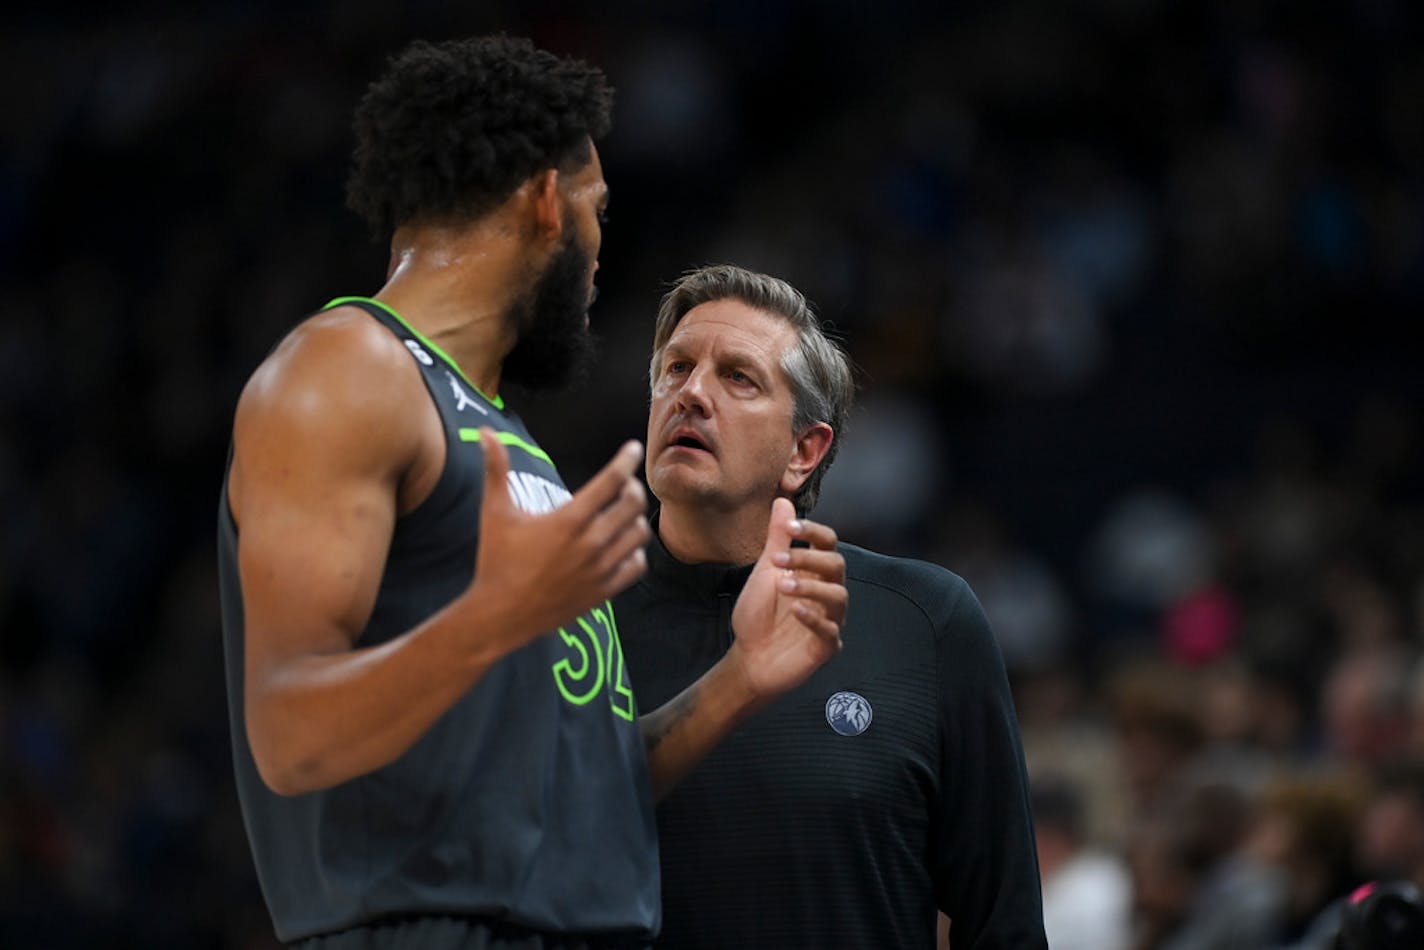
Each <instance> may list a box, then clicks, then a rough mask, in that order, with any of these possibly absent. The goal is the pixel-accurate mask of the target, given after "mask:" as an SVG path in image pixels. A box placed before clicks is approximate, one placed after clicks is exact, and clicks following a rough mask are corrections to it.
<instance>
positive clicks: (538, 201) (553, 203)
mask: <svg viewBox="0 0 1424 950" xmlns="http://www.w3.org/2000/svg"><path fill="white" fill-rule="evenodd" d="M527 186H528V188H529V202H530V207H531V210H532V211H533V213H534V227H535V229H536V231H537V232H538V234H539V236H540V237H548V238H553V239H556V240H557V239H558V238H560V237H562V236H563V232H564V214H563V195H562V194H560V191H559V170H558V169H557V168H546V169H544V170H543V171H542V172H539V173H538V174H537V175H535V176H534V177H532V178H530V179H529V181H528V182H527Z"/></svg>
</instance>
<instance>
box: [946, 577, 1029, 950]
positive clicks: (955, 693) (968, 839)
mask: <svg viewBox="0 0 1424 950" xmlns="http://www.w3.org/2000/svg"><path fill="white" fill-rule="evenodd" d="M951 580H952V583H950V584H949V585H948V586H947V589H946V590H944V591H943V592H942V596H941V597H940V598H938V600H939V602H940V607H941V609H940V610H939V611H938V612H937V616H936V619H937V621H939V622H938V623H937V631H936V635H937V643H936V651H935V652H936V662H937V665H938V673H939V683H940V728H941V741H942V743H943V758H942V764H941V774H940V782H941V806H940V807H941V811H940V814H939V815H938V816H936V826H937V827H936V829H935V833H934V835H933V838H932V841H933V846H934V848H935V853H934V854H932V855H931V856H930V861H931V867H932V868H933V869H934V878H935V899H936V902H937V903H938V905H939V908H940V910H942V911H943V912H944V913H945V914H946V915H948V916H949V918H950V920H951V928H950V945H951V946H952V947H953V950H999V948H1005V950H1007V948H1013V950H1025V948H1027V950H1036V948H1046V947H1047V946H1048V942H1047V939H1046V938H1045V936H1044V930H1043V898H1042V893H1041V890H1040V886H1039V875H1038V855H1037V852H1036V849H1035V846H1034V836H1033V821H1032V815H1031V808H1030V805H1029V795H1028V777H1027V772H1026V771H1025V768H1024V757H1023V745H1022V742H1021V740H1020V738H1019V728H1018V718H1017V716H1016V714H1015V712H1014V704H1013V698H1012V696H1011V694H1010V692H1009V682H1008V676H1007V674H1006V673H1005V670H1004V661H1003V658H1002V656H1001V655H1000V652H999V646H998V643H997V642H996V641H995V639H994V635H993V632H992V631H991V629H990V627H989V621H988V618H987V617H986V616H985V615H984V609H983V607H981V606H980V604H979V600H978V598H976V597H975V596H974V593H973V592H972V591H971V590H970V589H969V587H968V585H967V584H965V583H964V581H963V580H961V579H960V578H958V577H955V576H953V575H951Z"/></svg>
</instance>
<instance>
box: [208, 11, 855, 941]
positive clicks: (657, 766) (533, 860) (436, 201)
mask: <svg viewBox="0 0 1424 950" xmlns="http://www.w3.org/2000/svg"><path fill="white" fill-rule="evenodd" d="M609 103H610V92H609V90H608V88H607V86H606V85H605V82H604V79H603V76H602V74H601V73H599V72H598V71H597V70H595V69H592V68H590V67H588V66H586V65H584V64H582V63H579V62H576V61H571V60H566V59H560V58H557V57H555V56H553V55H551V54H549V53H547V52H543V51H540V50H537V49H535V48H534V47H533V46H532V45H530V44H529V43H528V42H527V41H521V40H513V39H509V38H505V37H495V38H486V39H478V40H470V41H463V42H452V43H445V44H441V45H428V44H424V43H418V44H415V45H413V46H411V47H410V48H408V49H407V50H406V51H405V52H404V53H402V54H401V55H400V56H399V57H397V58H396V59H395V60H393V61H392V63H391V64H390V66H389V69H388V71H387V72H386V74H385V75H384V77H383V78H381V79H380V80H379V81H378V82H376V83H375V84H373V85H372V86H371V88H370V90H369V91H368V93H367V95H366V97H365V98H364V100H363V101H362V104H361V106H360V108H359V109H358V112H357V132H358V138H359V144H358V147H357V150H356V156H355V163H354V169H353V172H352V176H351V179H350V185H349V198H350V202H351V204H352V205H353V207H354V208H355V209H356V210H357V211H359V212H362V213H363V214H364V215H365V216H366V217H367V218H368V219H369V220H370V222H371V223H372V225H373V227H374V228H376V229H377V230H379V231H386V232H389V231H392V230H393V232H394V233H393V237H392V242H391V251H392V253H391V268H390V272H389V274H388V279H387V282H386V284H385V286H383V287H382V288H381V289H380V291H379V292H378V293H377V294H376V295H375V296H374V297H372V298H362V297H348V298H339V299H337V300H334V301H332V303H331V304H329V305H328V306H327V307H326V308H324V309H323V310H322V311H321V312H320V313H317V314H315V315H314V316H312V317H310V318H309V319H307V320H306V321H304V322H303V323H301V324H300V325H299V326H298V327H297V328H296V329H295V330H294V331H293V332H292V333H291V334H290V335H289V336H288V337H287V338H286V339H285V340H283V341H282V342H281V344H280V345H279V346H278V347H277V348H276V350H275V351H274V352H273V353H272V354H271V355H270V356H269V357H268V358H267V359H266V361H265V362H263V363H262V365H261V366H260V367H259V368H258V369H257V371H256V372H255V373H254V375H253V376H252V378H251V380H250V381H249V382H248V384H247V386H246V388H245V390H244V391H243V394H242V397H241V400H240V402H239V404H238V407H237V413H236V418H235V421H234V429H233V449H232V457H231V462H230V465H229V468H228V472H227V478H226V481H225V485H224V491H223V501H222V506H221V512H220V524H219V536H220V538H219V540H220V572H221V577H220V579H221V586H222V606H223V619H224V634H225V644H226V654H227V671H228V686H229V702H230V707H231V719H232V737H233V743H234V759H235V766H236V773H237V784H238V791H239V797H240V799H241V803H242V807H243V814H244V818H245V820H246V825H247V831H248V835H249V838H250V841H251V845H252V849H253V854H254V857H255V860H256V865H257V870H258V876H259V879H260V881H261V884H262V887H263V891H264V894H265V897H266V899H267V903H268V906H269V908H270V910H271V913H272V917H273V920H274V923H275V927H276V931H277V935H278V936H279V937H280V938H281V939H282V940H284V941H288V942H291V943H293V944H295V945H298V946H302V947H312V948H348V947H351V948H354V947H361V948H377V947H381V948H383V947H412V948H415V947H419V948H422V950H429V948H435V950H439V948H454V947H461V948H485V947H501V948H505V947H509V948H513V947H518V948H526V947H528V948H542V947H557V948H561V950H570V948H583V947H624V946H643V945H646V943H647V941H648V940H649V939H650V938H651V937H652V935H653V934H654V933H655V931H656V929H657V926H658V916H659V897H658V872H657V854H656V844H655V832H654V827H653V815H652V797H653V795H654V793H655V792H657V791H661V790H662V789H665V788H666V787H668V786H669V785H671V784H672V783H673V782H675V781H676V780H677V779H678V777H679V776H680V775H681V774H683V773H684V772H685V771H686V770H687V769H688V768H690V767H691V765H692V763H693V762H695V761H696V759H697V758H699V757H700V756H701V755H703V754H705V752H706V751H707V749H708V748H709V747H710V746H711V745H712V744H713V743H715V742H716V741H718V740H719V739H720V738H721V736H722V735H723V734H725V733H726V732H727V731H728V730H729V729H731V728H732V727H733V726H734V725H735V724H736V723H737V722H739V721H740V720H741V719H743V718H745V717H746V716H747V715H749V714H750V713H751V712H752V711H754V710H756V709H758V708H760V707H761V706H763V705H765V704H766V703H767V702H769V701H770V699H771V698H772V697H774V696H775V695H777V694H778V693H780V692H782V691H784V690H786V689H788V688H790V687H791V686H793V685H795V684H796V683H797V682H799V681H800V680H801V679H803V678H804V677H805V676H806V675H808V674H809V673H810V672H811V670H812V669H814V668H815V667H816V666H818V665H819V664H820V663H822V662H824V660H825V659H826V658H827V657H828V656H830V655H831V654H832V653H834V652H835V650H836V649H837V648H838V646H839V639H838V625H839V621H840V618H841V616H842V615H843V613H844V610H845V604H846V596H845V588H844V586H843V585H842V584H841V580H842V576H841V572H842V570H843V564H842V563H841V561H840V558H839V556H838V555H836V554H835V553H834V535H833V534H832V533H831V532H830V531H829V530H828V529H826V528H823V527H821V526H819V525H815V524H813V523H811V522H808V521H804V520H797V519H795V518H794V516H793V513H792V510H791V506H790V504H789V503H786V502H782V503H781V505H779V506H777V507H773V506H772V504H771V501H770V499H768V503H767V507H766V511H764V512H763V518H764V520H768V525H767V536H768V542H767V550H766V551H765V552H764V556H763V557H762V559H761V570H760V571H759V573H758V574H757V576H756V577H754V578H753V580H752V581H751V582H750V584H749V585H748V588H747V591H746V594H745V595H744V596H743V597H742V598H741V599H740V600H739V601H738V603H737V605H736V609H735V619H734V622H735V624H736V627H737V630H738V631H739V632H740V634H741V636H740V637H739V638H738V640H737V642H736V644H735V645H734V647H733V649H732V650H731V651H729V653H728V656H727V657H726V660H725V661H724V662H722V663H719V664H718V665H717V666H716V668H715V669H712V670H710V671H709V672H708V674H707V676H705V677H703V678H702V679H701V680H700V682H699V683H698V684H696V685H694V686H692V687H691V688H690V689H688V690H687V691H685V692H683V693H682V694H681V695H680V696H679V697H677V698H676V700H675V701H673V702H672V703H669V704H668V706H667V708H665V709H662V710H659V711H657V712H653V713H651V714H649V715H645V716H642V717H641V718H640V717H639V715H638V713H639V708H638V705H637V704H636V703H635V700H634V694H633V692H632V690H631V689H630V687H629V682H628V677H627V672H626V669H625V666H624V660H623V653H622V650H621V648H620V643H619V636H618V623H617V620H616V618H615V614H614V612H613V609H612V607H611V606H610V604H609V602H608V598H609V597H611V596H612V595H613V594H614V593H616V592H618V591H619V590H620V589H621V588H623V587H624V586H626V585H627V584H628V583H630V582H631V581H633V580H634V579H636V578H637V577H638V576H639V575H640V574H641V573H642V572H643V571H644V569H645V566H646V560H645V555H644V553H643V545H644V544H645V542H646V541H647V539H648V536H649V531H648V525H647V521H646V517H645V501H644V496H643V491H642V489H641V487H640V484H639V482H638V480H637V479H636V477H635V472H636V470H637V466H638V463H639V460H640V458H641V447H640V446H639V445H638V444H637V443H636V442H633V443H629V444H627V445H625V446H624V447H623V448H622V449H620V450H619V451H618V453H617V454H616V455H615V456H614V458H613V459H612V461H611V462H609V463H608V465H607V466H606V467H605V468H604V469H603V470H602V471H601V472H599V473H598V475H596V476H595V477H594V478H593V479H592V480H591V481H590V482H589V483H588V484H587V485H585V486H584V487H583V488H582V489H581V490H579V491H578V492H577V493H574V494H572V495H570V493H569V491H568V490H567V489H566V488H565V487H564V484H563V482H562V481H561V480H560V478H559V474H558V471H557V469H556V468H555V466H554V463H553V461H552V460H551V459H550V458H549V456H548V455H547V454H546V453H545V452H544V451H543V450H542V449H541V448H540V447H539V445H538V444H537V443H536V442H535V440H534V438H533V436H531V435H530V433H529V432H528V431H527V430H526V429H525V428H524V426H523V424H522V423H521V422H520V421H519V418H518V417H517V416H516V415H515V414H514V413H513V412H512V411H511V409H510V407H509V406H507V405H506V404H505V402H504V400H503V399H502V397H501V396H500V395H499V391H500V388H501V386H502V384H503V383H505V382H510V381H517V382H522V383H525V384H528V385H531V386H540V385H552V384H555V383H558V382H560V381H561V380H563V379H565V378H566V377H567V376H568V375H569V374H570V373H571V372H573V371H574V370H575V369H576V368H577V366H578V364H579V363H580V361H581V360H583V359H584V357H585V356H586V355H587V350H588V329H587V323H588V316H587V311H588V307H589V304H590V302H591V301H592V298H593V278H594V272H595V270H596V269H597V260H598V251H599V245H600V237H601V232H600V223H599V221H600V216H601V214H602V212H603V209H604V207H605V205H606V203H607V201H608V188H607V186H606V185H605V183H604V180H603V174H602V171H601V168H600V165H599V158H598V153H597V150H596V149H595V147H594V145H593V140H594V139H597V138H598V137H599V136H601V135H602V134H603V133H604V132H605V131H606V130H607V128H608V122H609V119H608V112H609ZM793 540H797V541H802V542H805V543H806V546H805V547H804V548H802V547H799V546H798V548H797V550H794V551H793V550H792V549H791V542H792V541H793ZM793 574H795V575H799V577H800V579H799V580H798V579H795V578H794V577H793Z"/></svg>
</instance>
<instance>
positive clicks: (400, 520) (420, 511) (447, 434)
mask: <svg viewBox="0 0 1424 950" xmlns="http://www.w3.org/2000/svg"><path fill="white" fill-rule="evenodd" d="M339 300H340V303H337V304H336V306H342V307H356V308H358V309H360V310H364V311H366V313H367V314H368V315H369V316H370V317H371V319H372V320H375V321H376V322H377V323H378V324H380V325H381V326H383V327H385V328H386V330H387V331H389V332H390V334H391V336H393V337H395V338H396V340H397V341H399V342H400V343H401V344H402V347H401V348H402V349H404V350H405V351H406V355H407V356H409V357H410V359H411V362H413V363H414V364H415V371H416V372H417V373H419V374H420V381H421V382H422V383H423V384H424V385H425V394H426V395H427V396H428V397H429V398H430V406H431V408H432V409H434V410H435V416H436V418H437V419H439V420H440V432H441V435H443V436H444V438H445V464H444V466H443V467H442V468H441V469H440V477H439V478H437V479H436V480H435V485H434V486H433V487H432V488H431V489H430V494H428V495H426V496H425V497H424V498H422V499H421V500H420V503H419V504H417V505H416V506H415V507H414V508H412V509H411V510H410V511H408V512H406V513H405V514H403V515H400V516H399V517H397V518H396V523H397V524H408V523H410V522H411V521H413V520H416V519H418V518H419V517H421V516H422V515H424V513H425V512H426V511H427V510H428V509H431V508H433V507H434V506H435V504H436V503H437V502H440V501H442V500H443V499H444V497H445V496H447V495H449V494H450V493H451V492H452V491H454V484H455V474H454V466H453V462H454V459H455V454H454V453H455V451H456V449H457V446H458V442H457V440H456V438H455V436H454V433H453V432H452V431H451V427H450V425H449V424H448V423H447V422H446V419H445V414H444V413H443V412H441V411H440V399H439V397H438V394H437V391H436V388H435V382H434V381H433V380H432V379H431V378H430V375H429V374H428V373H426V372H425V369H424V367H422V366H421V364H420V359H419V358H418V357H417V356H416V355H415V352H414V351H413V350H411V348H410V347H409V346H408V345H405V344H406V342H407V340H409V341H410V342H413V343H416V344H417V345H419V344H420V341H419V340H416V339H414V337H408V336H407V335H406V330H405V328H404V327H403V326H392V325H391V320H390V317H389V316H388V315H387V314H386V313H385V312H384V311H383V310H382V309H381V308H380V307H379V306H378V305H376V304H374V303H369V302H367V301H365V300H361V299H358V298H350V297H346V298H339ZM333 303H335V302H333ZM326 309H334V307H332V305H330V304H329V305H328V307H327V308H326ZM481 452H483V449H481Z"/></svg>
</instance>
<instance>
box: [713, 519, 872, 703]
mask: <svg viewBox="0 0 1424 950" xmlns="http://www.w3.org/2000/svg"><path fill="white" fill-rule="evenodd" d="M793 540H799V541H805V542H806V543H807V544H808V545H810V546H809V547H804V548H793V547H792V546H791V542H792V541H793ZM849 599H850V595H849V593H848V592H847V591H846V586H845V559H844V558H843V557H841V555H840V553H839V552H838V551H836V533H835V532H834V531H833V530H831V529H830V528H829V527H827V526H826V525H823V524H818V523H817V522H814V521H807V520H805V519H800V520H798V519H797V518H796V511H795V509H794V508H793V507H792V504H791V502H790V501H789V500H788V499H785V498H778V499H776V501H775V502H774V503H773V504H772V508H771V520H770V523H769V524H768V526H767V533H766V546H765V547H764V548H763V549H762V552H761V556H760V557H759V558H758V559H757V562H756V564H755V566H754V567H753V568H752V573H751V577H749V578H748V579H747V583H746V586H745V587H744V588H743V589H742V594H741V596H740V597H738V598H737V605H736V608H735V609H734V610H733V612H732V629H733V630H734V631H735V633H736V639H735V641H734V642H733V644H732V648H731V650H730V651H728V656H729V657H732V656H735V657H736V658H737V660H738V662H739V663H740V665H741V667H742V670H743V672H744V674H745V676H746V679H747V682H748V684H749V686H750V688H751V689H752V691H753V692H754V693H755V694H756V695H757V696H758V697H759V698H761V699H762V700H764V701H765V700H770V699H771V698H773V697H775V696H778V695H780V694H782V693H784V692H786V691H787V690H789V689H792V688H793V687H795V686H797V685H799V684H800V683H802V682H803V681H804V680H805V679H806V678H807V677H808V676H810V675H811V674H812V673H813V672H815V670H816V669H817V668H818V667H820V666H821V664H823V663H825V662H826V661H827V660H828V659H830V658H831V657H832V656H834V655H835V654H836V653H837V652H838V651H839V650H840V648H841V639H840V629H841V622H842V621H843V620H844V619H845V613H846V607H847V604H848V603H849Z"/></svg>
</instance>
